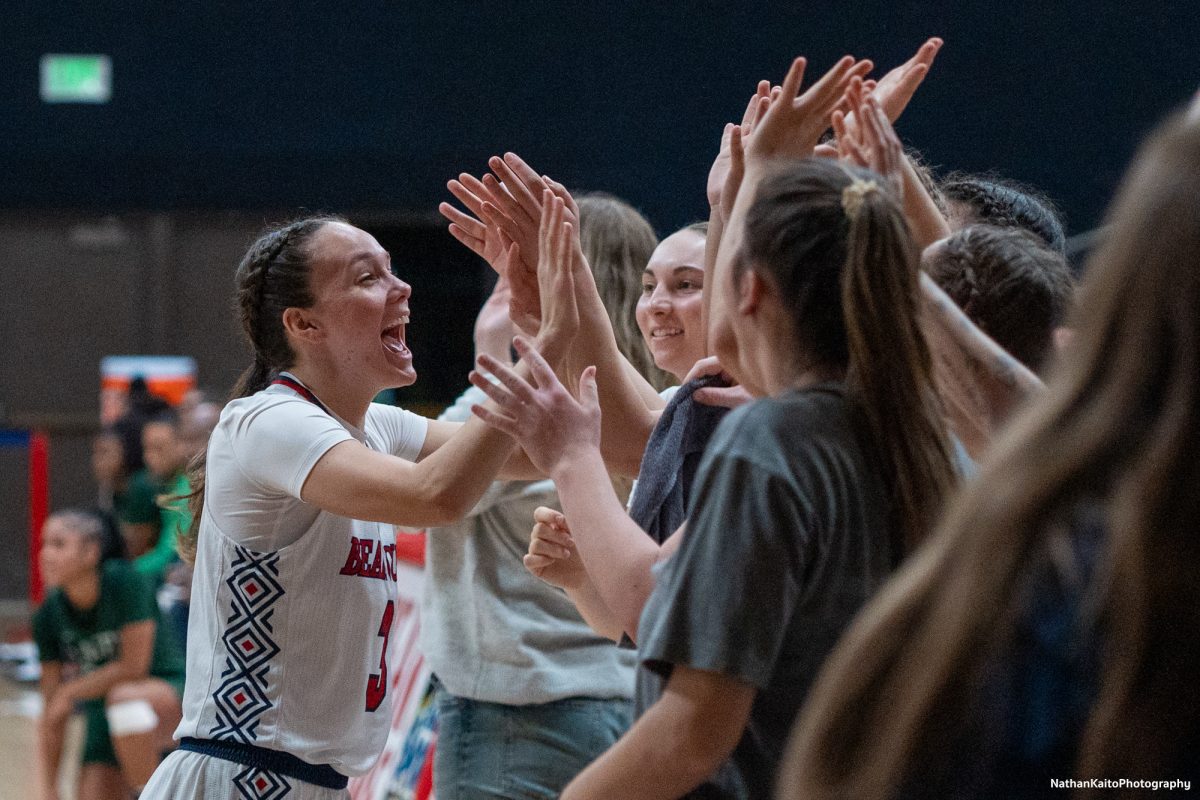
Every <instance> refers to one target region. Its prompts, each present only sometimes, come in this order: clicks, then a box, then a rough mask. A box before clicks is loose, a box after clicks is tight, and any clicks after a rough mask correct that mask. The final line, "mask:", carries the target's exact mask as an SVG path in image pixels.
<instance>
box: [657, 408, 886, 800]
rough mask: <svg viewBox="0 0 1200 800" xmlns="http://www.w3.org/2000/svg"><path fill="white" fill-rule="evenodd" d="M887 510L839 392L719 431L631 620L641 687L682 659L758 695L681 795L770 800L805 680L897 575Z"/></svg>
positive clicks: (740, 417) (755, 411)
mask: <svg viewBox="0 0 1200 800" xmlns="http://www.w3.org/2000/svg"><path fill="white" fill-rule="evenodd" d="M887 510H888V506H887V499H886V495H885V493H884V487H883V486H882V481H881V479H880V476H879V474H878V471H877V469H875V468H874V467H872V466H871V465H870V463H869V461H868V459H867V454H866V453H865V452H864V451H863V448H862V446H861V445H860V443H859V440H858V439H857V438H856V436H855V432H854V429H853V427H852V424H851V418H850V407H849V405H848V404H847V402H846V400H845V398H844V396H843V394H842V389H841V386H840V385H839V384H823V385H821V386H818V387H814V388H810V389H808V390H805V391H790V392H788V393H786V394H784V395H782V396H780V397H778V398H767V399H763V400H759V401H758V402H755V403H752V404H750V405H748V406H744V407H742V408H739V409H737V410H736V411H734V412H733V413H731V414H730V415H729V416H728V417H727V418H726V419H725V420H724V422H722V423H721V426H720V427H719V428H718V429H717V432H716V434H715V435H714V436H713V439H712V441H711V442H710V443H709V446H708V449H707V451H706V452H705V455H704V460H703V462H702V463H701V466H700V471H699V473H698V474H697V476H696V483H695V486H694V489H693V495H692V503H691V507H690V509H689V514H688V518H689V521H688V527H687V530H686V532H685V533H684V535H683V542H682V543H681V546H680V549H679V551H678V552H677V553H676V554H675V555H674V556H673V557H672V558H671V559H670V560H669V561H667V562H666V563H665V564H663V565H662V568H661V570H660V573H659V576H658V580H657V582H656V585H655V588H654V592H653V593H652V594H651V596H650V599H649V601H648V602H647V604H646V608H645V609H644V611H643V613H642V618H641V624H640V626H639V632H640V637H639V638H640V639H641V641H640V642H639V651H638V652H639V657H640V658H641V660H642V663H643V669H641V670H639V676H638V678H639V682H641V681H642V679H643V678H644V677H648V676H649V674H648V672H647V670H651V671H653V674H655V675H658V676H661V677H663V678H666V677H669V675H670V671H671V669H672V668H673V666H674V665H676V664H681V665H686V666H688V667H691V668H693V669H700V670H707V671H711V672H717V673H720V674H722V675H726V676H729V677H731V678H735V679H736V680H738V681H741V682H743V683H746V684H750V685H751V686H754V687H755V688H756V689H757V690H758V694H757V696H756V698H755V701H754V706H753V708H752V710H751V713H750V719H749V722H748V724H747V726H746V730H745V732H744V733H743V735H742V738H741V741H740V742H739V743H738V746H737V748H736V750H735V751H734V753H733V756H732V758H731V759H730V760H729V761H728V762H727V763H726V764H725V765H723V766H722V768H721V769H720V770H719V771H718V773H717V774H716V775H715V776H714V777H713V778H712V779H711V780H710V781H709V782H708V783H706V784H704V785H703V786H701V787H700V788H699V789H697V790H696V791H694V792H693V793H692V794H690V795H689V797H703V798H716V797H720V798H726V797H736V798H764V800H766V798H771V797H773V787H774V782H775V772H776V770H777V769H778V766H779V761H780V758H781V755H782V751H783V748H784V745H785V743H786V742H787V737H788V733H789V732H790V730H791V727H792V723H793V721H794V720H795V717H796V714H797V712H798V711H799V709H800V706H801V704H802V703H803V701H804V698H805V696H806V695H807V693H808V690H809V686H810V685H811V684H812V682H813V680H814V679H815V678H816V676H817V673H818V671H819V670H820V668H821V665H822V663H823V662H824V661H825V659H826V657H827V656H828V655H829V652H830V651H831V650H832V649H833V646H834V643H835V642H836V641H837V640H838V638H839V637H840V636H841V634H842V632H843V631H844V630H845V628H846V626H847V625H848V624H849V623H850V620H851V619H852V618H853V617H854V615H855V613H857V611H858V610H859V608H860V607H861V606H862V605H863V603H865V602H866V600H867V599H868V598H869V597H870V596H871V595H872V594H874V592H875V591H876V589H878V588H879V586H880V585H881V584H882V583H883V582H884V580H885V579H886V578H887V577H888V574H889V572H890V571H891V569H892V564H893V558H892V555H893V554H892V545H891V543H890V535H889V524H888V514H887ZM638 699H639V701H641V700H643V697H642V696H641V692H640V690H639V697H638ZM639 710H644V709H639Z"/></svg>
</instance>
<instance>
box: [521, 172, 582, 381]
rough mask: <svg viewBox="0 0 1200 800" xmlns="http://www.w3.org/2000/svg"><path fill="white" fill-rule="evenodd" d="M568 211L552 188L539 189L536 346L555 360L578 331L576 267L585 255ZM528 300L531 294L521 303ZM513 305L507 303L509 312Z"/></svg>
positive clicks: (525, 302)
mask: <svg viewBox="0 0 1200 800" xmlns="http://www.w3.org/2000/svg"><path fill="white" fill-rule="evenodd" d="M569 213H570V212H569V210H568V208H567V203H566V201H564V200H563V199H562V198H561V197H557V196H555V194H554V192H553V191H552V190H550V189H546V190H545V191H544V192H543V193H542V202H541V220H540V223H539V226H538V264H537V273H536V275H535V276H534V277H535V278H536V284H537V291H538V297H537V300H538V305H539V309H538V310H539V318H540V326H539V328H540V329H539V331H538V336H539V350H540V351H541V352H542V355H543V356H545V357H546V358H548V359H549V360H550V361H552V362H554V363H556V364H557V363H558V362H559V360H561V358H562V357H563V356H564V355H565V354H566V352H567V349H568V347H569V345H570V343H571V340H572V339H574V338H575V334H576V333H578V331H579V305H578V300H577V298H576V296H575V269H576V265H577V264H579V263H580V262H583V261H584V258H583V252H582V250H581V249H580V243H579V235H578V230H577V226H576V225H572V223H571V222H568V221H567V216H568V214H569ZM510 272H511V270H510ZM522 279H523V280H526V281H527V279H528V276H522ZM530 301H531V298H530V299H529V300H526V301H524V303H522V304H523V305H524V304H528V303H529V302H530ZM514 302H515V296H514ZM512 308H513V306H512V305H511V304H510V313H511V309H512Z"/></svg>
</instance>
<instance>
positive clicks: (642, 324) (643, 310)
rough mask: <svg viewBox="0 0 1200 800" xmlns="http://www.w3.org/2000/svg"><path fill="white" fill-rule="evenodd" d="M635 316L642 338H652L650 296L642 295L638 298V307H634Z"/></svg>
mask: <svg viewBox="0 0 1200 800" xmlns="http://www.w3.org/2000/svg"><path fill="white" fill-rule="evenodd" d="M633 317H634V319H636V320H637V326H638V330H639V331H641V332H642V338H643V339H646V340H647V341H649V339H650V298H649V297H647V296H646V295H644V294H643V295H642V296H641V297H639V298H638V301H637V307H636V308H634V311H633Z"/></svg>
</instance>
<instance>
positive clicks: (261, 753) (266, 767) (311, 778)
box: [179, 736, 350, 789]
mask: <svg viewBox="0 0 1200 800" xmlns="http://www.w3.org/2000/svg"><path fill="white" fill-rule="evenodd" d="M179 749H180V750H188V751H190V752H193V753H200V754H201V755H206V756H212V757H213V758H219V759H222V760H223V761H232V762H234V763H235V764H244V765H245V766H247V767H254V768H255V769H261V770H263V771H265V772H277V773H279V774H280V775H286V776H287V777H289V778H295V779H296V780H298V781H304V782H305V783H311V784H315V785H317V786H323V787H324V788H326V789H345V788H346V784H347V783H349V781H350V779H349V778H347V777H346V776H345V775H343V774H342V773H340V772H338V771H337V770H335V769H334V768H333V767H331V766H329V765H328V764H309V763H308V762H307V761H304V760H302V759H299V758H296V756H294V755H292V754H291V753H283V752H280V751H279V750H268V749H267V748H265V747H255V746H254V745H252V744H243V743H241V742H227V741H218V740H216V739H193V738H192V737H190V736H184V737H183V738H182V739H180V740H179Z"/></svg>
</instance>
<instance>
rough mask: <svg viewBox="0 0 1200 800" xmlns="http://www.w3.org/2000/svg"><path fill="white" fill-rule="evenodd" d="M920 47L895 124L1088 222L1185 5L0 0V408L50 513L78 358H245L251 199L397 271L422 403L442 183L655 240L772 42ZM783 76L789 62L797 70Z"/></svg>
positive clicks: (1190, 30)
mask: <svg viewBox="0 0 1200 800" xmlns="http://www.w3.org/2000/svg"><path fill="white" fill-rule="evenodd" d="M935 34H936V35H940V36H942V37H943V38H945V40H946V45H945V47H944V48H943V50H942V53H941V54H940V55H939V57H938V60H937V62H936V64H935V65H934V68H933V71H932V72H931V74H930V76H929V78H928V79H927V81H926V83H925V85H924V86H923V87H922V88H921V90H920V92H919V93H918V95H917V97H916V99H915V100H914V102H913V104H912V106H911V108H910V109H909V111H908V112H907V113H906V114H905V116H904V118H903V119H902V120H901V123H900V125H899V129H900V133H901V135H902V137H904V138H905V139H906V141H907V142H908V143H910V144H912V145H914V146H916V147H918V148H920V149H921V150H923V151H924V152H925V154H926V156H927V158H928V160H929V161H930V162H931V163H933V164H934V165H939V166H942V167H945V168H958V169H965V170H969V171H978V170H987V169H994V170H997V171H999V172H1001V173H1002V174H1005V175H1008V176H1011V177H1016V178H1020V179H1022V180H1025V181H1028V182H1030V183H1032V184H1035V185H1036V186H1038V187H1040V188H1041V189H1043V190H1044V191H1046V192H1047V193H1049V194H1050V196H1051V197H1052V198H1054V199H1055V200H1056V201H1057V202H1058V203H1059V205H1060V206H1061V207H1062V208H1063V210H1064V212H1065V214H1066V221H1067V225H1068V229H1069V230H1070V231H1071V232H1073V233H1079V232H1082V231H1086V230H1088V229H1090V228H1092V227H1093V226H1095V225H1096V224H1097V223H1098V222H1099V220H1100V217H1101V214H1102V211H1103V208H1104V206H1105V204H1106V202H1107V201H1108V199H1109V197H1110V195H1111V192H1112V189H1113V188H1114V186H1115V183H1116V181H1117V179H1118V178H1119V176H1120V174H1121V172H1122V170H1123V168H1124V166H1125V165H1126V163H1127V162H1128V159H1129V157H1130V155H1131V154H1132V152H1133V150H1134V148H1135V147H1136V144H1137V142H1138V140H1139V139H1140V137H1141V136H1142V135H1143V134H1144V133H1145V132H1146V131H1147V130H1148V129H1149V128H1150V127H1152V126H1153V125H1154V124H1155V122H1156V121H1157V120H1158V119H1160V118H1161V117H1162V116H1163V115H1164V114H1165V113H1166V112H1167V111H1169V110H1170V109H1171V108H1173V107H1175V106H1177V105H1178V104H1179V103H1181V102H1183V101H1184V100H1186V99H1187V98H1188V97H1189V96H1190V95H1191V94H1192V92H1194V91H1195V89H1196V87H1197V84H1200V48H1198V47H1197V46H1196V42H1197V41H1200V11H1198V10H1197V5H1196V3H1195V2H1174V3H1168V2H1142V3H1138V4H1125V3H1112V2H1103V3H1102V2H1069V3H1049V2H1043V3H1033V2H1008V3H999V2H987V3H984V2H976V1H975V0H970V2H961V1H960V2H944V3H929V2H915V1H913V0H890V1H889V2H884V1H883V0H872V1H871V2H861V3H845V2H840V3H807V4H798V3H788V4H782V3H771V4H762V3H759V4H736V3H734V4H731V3H717V2H692V3H683V2H658V3H645V2H640V3H633V2H607V3H587V4H585V3H574V2H571V3H545V2H523V3H518V2H461V1H460V2H444V3H438V4H418V3H407V2H396V0H390V1H384V0H373V1H372V2H367V1H366V0H344V1H343V2H338V3H333V2H328V3H314V2H300V1H298V0H291V1H288V2H285V1H284V0H261V2H257V3H242V2H236V3H235V2H197V1H196V0H180V1H179V2H173V3H161V2H131V1H130V0H121V1H120V2H116V1H114V0H94V1H93V2H89V3H86V4H84V3H64V2H54V1H52V0H39V1H38V2H34V1H33V0H8V2H6V3H5V4H4V9H3V12H2V17H0V426H5V425H8V426H19V427H31V426H36V427H41V428H43V429H46V430H48V431H50V432H51V434H52V455H51V457H52V485H51V493H52V495H51V497H52V503H53V505H55V506H62V505H67V504H81V503H86V502H89V501H90V500H91V497H92V492H93V487H92V486H91V482H90V476H89V473H88V466H87V453H88V441H89V438H90V435H91V432H92V430H93V429H94V427H95V420H96V413H97V405H98V404H97V392H98V385H99V378H98V365H99V360H100V358H101V357H103V356H104V355H108V354H114V353H168V354H185V355H192V356H195V357H196V358H197V360H198V362H199V368H200V380H201V382H202V383H203V384H205V385H207V386H210V387H212V388H213V389H215V390H216V391H217V392H218V393H221V392H225V391H227V390H228V388H229V387H230V385H232V383H233V381H234V379H235V378H236V375H237V373H238V371H239V370H240V368H241V367H242V365H243V363H244V362H245V360H246V355H245V353H244V352H243V351H242V349H241V347H240V345H239V342H238V334H237V331H236V328H235V320H234V318H233V316H232V314H230V312H229V289H230V283H231V274H232V270H233V267H234V266H235V265H236V263H237V260H238V258H239V257H240V255H241V253H242V252H243V251H244V250H245V248H246V246H247V244H248V243H249V242H250V241H251V240H252V239H253V237H254V235H255V233H256V232H257V231H258V230H260V229H261V228H262V226H263V225H264V224H265V223H267V222H272V221H280V220H283V219H286V218H289V217H291V216H293V215H295V214H296V213H299V212H301V211H304V210H326V211H337V212H341V213H346V214H348V215H349V216H350V217H351V218H352V220H354V221H355V222H357V223H359V224H361V225H363V226H364V227H366V228H367V229H368V230H371V231H372V232H373V233H375V234H376V236H377V237H378V238H379V239H380V241H381V242H382V243H383V244H384V245H385V246H386V247H388V248H389V250H390V251H391V252H392V254H393V259H394V263H395V264H396V269H397V272H398V273H399V274H400V275H401V276H403V277H404V278H405V279H406V280H408V281H409V282H410V283H411V284H412V285H413V287H414V297H413V308H414V319H413V325H412V327H411V329H410V338H411V342H412V346H413V350H414V352H415V354H416V357H417V366H418V370H419V371H420V373H421V379H420V381H419V383H418V384H417V386H416V387H413V389H411V390H408V391H407V393H406V394H405V395H404V396H402V397H401V401H402V402H404V403H406V404H424V407H425V408H429V409H434V408H436V406H437V405H438V404H440V403H445V402H447V401H449V400H451V399H452V398H453V396H454V395H455V394H456V393H457V391H458V390H459V389H460V388H461V387H462V385H463V377H464V376H465V373H466V370H467V368H468V366H469V360H470V353H471V342H470V331H471V324H472V320H473V317H474V313H475V310H476V308H477V307H478V305H479V302H480V301H481V299H482V297H483V294H484V292H485V291H486V289H487V285H488V275H487V271H486V269H485V268H484V267H483V266H482V265H480V264H479V263H478V262H477V261H476V260H475V259H474V258H473V257H471V256H470V255H469V254H467V253H465V251H464V250H463V249H462V248H461V247H459V246H458V245H457V244H456V243H455V242H453V240H451V239H450V237H449V236H448V235H447V234H446V233H445V231H444V230H443V229H442V227H441V224H440V222H439V220H438V218H437V216H436V213H435V211H434V209H435V207H436V204H437V202H438V201H440V200H443V199H446V196H447V195H446V191H445V188H444V187H445V181H446V180H447V179H448V178H450V177H453V176H454V175H456V174H457V173H458V172H460V171H462V170H471V171H475V172H478V171H479V170H480V169H481V168H482V167H483V166H484V164H485V160H486V158H487V157H488V156H489V155H492V154H495V153H500V152H503V151H504V150H507V149H511V150H515V151H517V152H519V153H521V154H522V155H524V156H525V157H526V158H528V159H529V160H530V161H531V162H532V163H533V164H534V165H535V166H537V167H539V168H541V169H543V170H545V171H547V172H549V173H550V174H551V175H553V176H555V177H557V178H559V179H560V180H562V181H564V182H565V183H566V184H567V185H569V186H572V187H580V188H592V189H605V190H608V191H610V192H613V193H615V194H618V195H621V196H623V197H625V198H627V199H629V200H630V201H632V202H633V203H634V204H635V205H637V206H638V207H640V208H641V209H642V210H643V211H644V212H645V213H646V214H647V215H648V216H649V218H650V219H651V221H652V222H653V223H654V224H655V226H656V227H657V228H658V230H659V231H660V232H662V233H666V232H669V231H670V230H672V229H674V228H675V227H677V226H679V225H682V224H684V223H686V222H688V221H691V220H694V219H696V218H699V217H702V216H704V215H705V213H706V208H705V201H704V193H703V187H704V175H705V173H706V172H707V169H708V165H709V163H710V161H711V159H712V157H713V155H714V153H715V149H716V144H717V139H718V136H719V133H720V130H721V127H722V125H723V124H724V123H725V122H726V121H728V120H731V119H733V118H735V117H736V116H737V115H739V114H740V112H741V109H742V107H743V106H744V103H745V100H746V98H747V97H748V95H749V93H750V91H751V90H752V89H753V87H754V84H755V82H756V80H757V79H758V78H760V77H769V78H773V79H776V80H778V79H779V78H781V77H782V75H783V73H784V71H785V70H786V68H787V65H788V63H789V61H790V59H791V58H792V56H794V55H796V54H798V53H803V54H805V55H807V56H809V59H810V64H812V69H813V70H814V72H817V71H821V70H823V69H824V68H825V67H827V66H828V65H829V64H830V63H831V62H832V61H833V60H835V59H836V58H837V57H838V56H840V55H842V54H843V53H846V52H850V53H854V54H855V55H859V56H870V57H872V58H873V59H874V60H875V61H876V63H877V64H879V65H880V67H881V68H883V69H887V68H890V67H891V66H893V65H895V64H897V63H900V62H901V61H903V60H905V59H907V58H908V57H909V56H910V55H911V54H912V52H913V51H914V50H915V49H916V48H917V46H919V45H920V43H921V42H922V41H923V40H924V39H925V38H926V37H927V36H930V35H935ZM45 53H102V54H107V55H109V56H110V57H111V58H112V64H113V97H112V100H111V101H110V102H109V103H107V104H104V105H97V106H88V105H46V104H43V103H42V102H41V100H40V98H39V95H38V61H39V59H40V57H41V56H42V55H43V54H45ZM810 77H811V76H810ZM23 469H24V467H23V463H22V460H21V458H20V454H18V453H9V452H6V453H5V454H4V455H3V459H2V460H0V560H3V563H5V564H7V568H6V570H5V571H3V572H2V573H0V579H2V580H3V584H0V597H11V596H21V595H23V593H24V591H25V587H24V586H23V585H19V584H20V576H22V575H23V574H24V567H25V562H24V560H23V559H24V548H25V544H24V542H25V538H24V537H25V528H24V514H25V511H24V502H25V500H24V497H25V494H24V492H25V486H24V473H23Z"/></svg>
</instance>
